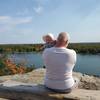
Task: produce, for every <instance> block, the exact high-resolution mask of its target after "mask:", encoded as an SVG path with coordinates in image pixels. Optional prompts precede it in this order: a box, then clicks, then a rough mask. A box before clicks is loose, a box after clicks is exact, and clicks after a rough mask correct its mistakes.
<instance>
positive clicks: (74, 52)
mask: <svg viewBox="0 0 100 100" xmlns="http://www.w3.org/2000/svg"><path fill="white" fill-rule="evenodd" d="M67 50H68V51H69V52H70V53H71V54H74V55H76V51H75V50H74V49H67Z"/></svg>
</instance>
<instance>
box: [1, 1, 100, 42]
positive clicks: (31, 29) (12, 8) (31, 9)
mask: <svg viewBox="0 0 100 100" xmlns="http://www.w3.org/2000/svg"><path fill="white" fill-rule="evenodd" d="M60 32H68V33H69V35H70V42H71V43H72V42H73V43H76V42H100V0H0V44H19V43H21V44H22V43H27V44H28V43H33V44H34V43H43V40H42V36H43V35H45V34H47V33H53V34H54V36H55V39H56V38H57V36H58V34H59V33H60Z"/></svg>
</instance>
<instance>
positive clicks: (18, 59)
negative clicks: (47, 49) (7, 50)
mask: <svg viewBox="0 0 100 100" xmlns="http://www.w3.org/2000/svg"><path fill="white" fill-rule="evenodd" d="M8 57H9V58H10V59H11V60H12V61H13V62H15V63H17V64H20V63H22V64H24V65H25V66H28V67H30V66H32V65H35V67H36V68H40V67H43V60H42V55H41V53H15V54H9V56H8ZM74 71H77V72H81V73H85V74H90V75H98V76H100V54H98V55H87V54H86V55H82V54H77V63H76V65H75V67H74Z"/></svg>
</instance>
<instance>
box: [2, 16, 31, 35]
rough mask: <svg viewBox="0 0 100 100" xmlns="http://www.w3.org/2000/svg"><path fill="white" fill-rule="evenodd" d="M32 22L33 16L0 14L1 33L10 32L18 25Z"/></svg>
mask: <svg viewBox="0 0 100 100" xmlns="http://www.w3.org/2000/svg"><path fill="white" fill-rule="evenodd" d="M31 22H32V17H31V16H28V17H11V16H0V33H8V32H11V31H13V30H14V29H15V27H16V25H20V24H29V23H31Z"/></svg>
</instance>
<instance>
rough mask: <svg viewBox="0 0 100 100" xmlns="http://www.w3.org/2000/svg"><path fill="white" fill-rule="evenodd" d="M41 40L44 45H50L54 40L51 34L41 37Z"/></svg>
mask: <svg viewBox="0 0 100 100" xmlns="http://www.w3.org/2000/svg"><path fill="white" fill-rule="evenodd" d="M43 40H44V42H46V43H50V42H53V41H54V40H55V39H54V36H53V34H52V33H48V34H47V35H45V36H43Z"/></svg>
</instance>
